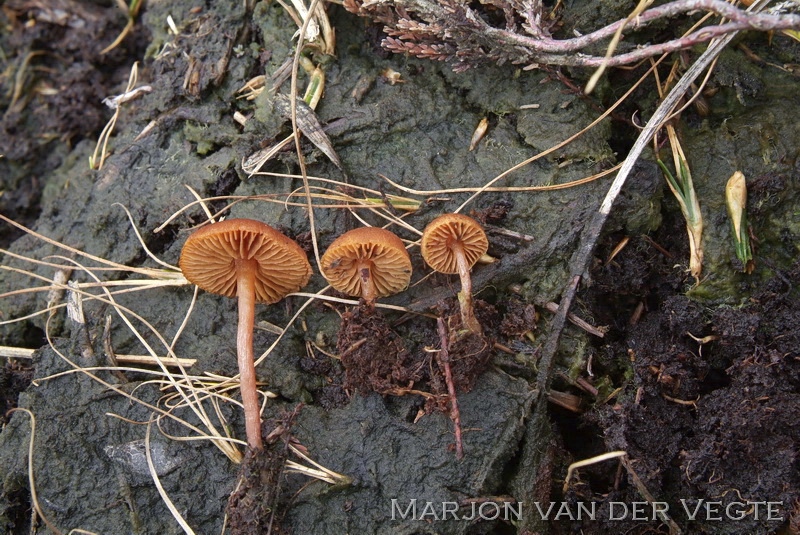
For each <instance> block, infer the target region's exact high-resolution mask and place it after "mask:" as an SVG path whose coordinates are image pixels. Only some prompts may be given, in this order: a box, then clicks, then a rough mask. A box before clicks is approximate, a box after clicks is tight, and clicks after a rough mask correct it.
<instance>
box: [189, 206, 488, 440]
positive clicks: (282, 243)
mask: <svg viewBox="0 0 800 535" xmlns="http://www.w3.org/2000/svg"><path fill="white" fill-rule="evenodd" d="M421 249H422V256H423V258H424V260H425V262H426V263H427V264H428V265H429V266H430V267H431V268H432V269H434V270H435V271H438V272H441V273H447V274H456V273H457V274H458V275H459V276H460V278H461V291H460V292H459V294H458V300H459V306H460V327H459V329H460V331H459V332H461V333H462V334H466V335H470V336H468V337H466V338H472V339H475V340H477V341H480V342H481V343H482V344H483V345H484V346H485V345H486V343H485V339H484V336H483V334H482V328H481V325H480V323H479V322H478V320H477V318H476V317H475V312H474V310H473V304H472V283H471V279H470V270H471V268H472V266H473V265H474V264H475V263H476V262H477V261H478V259H479V258H480V257H481V256H483V255H484V254H485V253H486V251H487V249H488V240H487V238H486V234H485V233H484V231H483V229H482V228H481V226H480V225H479V224H478V222H477V221H475V220H474V219H472V218H470V217H467V216H464V215H460V214H445V215H443V216H440V217H438V218H436V219H434V220H433V221H432V222H431V223H430V224H429V225H428V226H427V227H426V228H425V231H424V233H423V236H422V241H421ZM180 267H181V270H182V271H183V274H184V276H185V277H186V279H187V280H189V281H190V282H192V283H194V284H196V285H197V286H199V287H200V288H201V289H203V290H206V291H209V292H212V293H216V294H220V295H225V296H228V297H236V298H237V299H238V305H239V323H238V329H237V360H238V365H239V375H240V389H241V396H242V405H243V407H244V413H245V427H246V431H247V444H248V446H249V447H250V448H251V449H253V450H259V449H261V448H262V439H261V416H260V403H259V400H258V390H257V385H256V374H255V365H254V356H253V325H254V315H255V304H256V303H265V304H272V303H276V302H278V301H280V300H281V299H283V297H284V296H286V295H287V294H289V293H292V292H296V291H297V290H299V289H300V288H302V287H303V286H304V285H305V284H306V283H307V282H308V280H309V278H310V277H311V273H312V271H311V266H310V264H309V262H308V259H307V258H306V253H305V252H304V251H303V249H302V248H301V247H300V246H299V245H298V244H297V243H296V242H294V241H293V240H291V239H289V238H287V237H286V236H284V235H283V234H281V233H280V232H278V231H277V230H275V229H273V228H272V227H270V226H269V225H266V224H264V223H261V222H259V221H254V220H250V219H232V220H228V221H224V222H221V223H212V224H210V225H207V226H205V227H203V228H201V229H200V230H198V231H196V232H194V233H193V234H192V235H190V236H189V238H188V239H187V240H186V243H185V244H184V247H183V251H182V252H181V258H180ZM320 267H321V271H322V275H323V276H324V277H325V279H326V280H327V281H328V282H329V283H330V284H331V286H333V287H334V288H335V289H337V290H338V291H340V292H342V293H344V294H347V295H351V296H357V297H360V298H361V299H362V306H359V307H356V308H355V309H353V310H351V311H348V312H346V313H345V314H344V316H343V320H342V327H341V330H340V333H339V340H338V344H337V346H338V350H339V355H340V357H341V360H342V364H343V366H344V368H345V373H346V383H345V384H346V385H348V384H349V386H350V387H355V388H356V389H358V390H361V391H366V390H374V391H378V392H381V393H390V392H393V391H399V390H402V389H404V388H405V389H408V388H410V387H411V385H412V384H413V382H414V381H415V380H417V378H418V377H419V369H420V367H421V366H420V365H416V364H414V363H413V362H412V361H413V359H412V358H411V357H410V356H409V354H408V352H407V351H406V350H405V347H404V346H403V344H402V340H401V339H400V338H399V337H398V336H397V335H396V334H395V333H393V332H392V331H391V329H389V328H388V326H387V325H386V323H385V320H384V319H383V317H382V316H381V315H380V314H379V313H378V312H377V311H376V310H375V306H374V305H375V301H376V300H377V299H378V298H381V297H387V296H390V295H393V294H396V293H398V292H401V291H403V290H404V289H406V288H407V287H408V285H409V282H410V279H411V271H412V265H411V257H410V256H409V254H408V252H407V251H406V248H405V246H404V244H403V242H402V240H401V239H400V238H398V237H397V236H396V235H395V234H393V233H392V232H390V231H388V230H384V229H381V228H375V227H362V228H358V229H356V230H351V231H349V232H346V233H345V234H343V235H341V236H339V237H338V238H337V239H336V240H334V242H333V243H332V244H331V245H330V247H329V248H328V250H327V251H326V252H325V254H324V255H323V256H322V258H321V261H320ZM458 317H459V316H458V315H454V316H452V318H454V319H455V318H458ZM460 338H461V339H462V340H465V337H464V336H460ZM444 343H445V342H444V341H443V344H444ZM443 349H445V350H446V348H444V345H443ZM479 349H480V348H479ZM481 352H483V349H481V350H480V351H478V353H481ZM458 354H459V352H458V351H457V346H453V345H452V344H451V346H450V355H451V359H452V358H453V357H456V356H457V355H458ZM446 368H447V372H448V373H447V374H448V383H449V387H450V390H451V395H452V394H453V393H454V392H453V384H452V379H450V378H449V375H450V374H449V372H450V366H449V363H448V364H447V366H446Z"/></svg>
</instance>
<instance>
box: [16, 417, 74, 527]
mask: <svg viewBox="0 0 800 535" xmlns="http://www.w3.org/2000/svg"><path fill="white" fill-rule="evenodd" d="M8 412H9V413H14V412H24V413H25V414H27V415H28V416H29V417H30V419H31V439H30V441H29V442H28V485H29V486H30V491H31V503H32V505H33V510H34V511H35V512H36V514H37V515H39V517H40V518H41V519H42V520H43V521H44V523H45V524H46V525H47V527H48V528H49V529H50V531H52V532H53V533H56V534H58V535H62V533H61V530H59V529H58V528H57V527H55V526H54V525H53V524H52V523H51V522H50V521H49V520H48V519H47V517H46V516H45V515H44V512H43V511H42V506H41V505H39V496H38V495H37V494H36V480H35V479H34V477H33V444H34V440H35V438H36V417H35V416H34V415H33V413H32V412H31V411H29V410H28V409H24V408H22V407H17V408H15V409H11V410H10V411H8ZM31 525H35V523H34V522H31Z"/></svg>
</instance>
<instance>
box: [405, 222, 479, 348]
mask: <svg viewBox="0 0 800 535" xmlns="http://www.w3.org/2000/svg"><path fill="white" fill-rule="evenodd" d="M421 249H422V258H424V259H425V263H427V264H428V265H429V266H430V267H431V268H432V269H433V270H434V271H438V272H440V273H447V274H450V275H453V274H456V273H458V275H459V276H460V277H461V293H459V294H458V302H459V305H460V306H461V323H462V324H463V326H464V327H465V328H467V329H469V330H470V331H472V332H474V333H481V326H480V324H479V323H478V320H477V319H476V318H475V312H474V311H473V310H472V279H471V278H470V274H469V272H470V269H472V266H474V265H475V262H477V261H478V259H479V258H480V257H481V256H483V255H484V254H486V251H487V250H488V249H489V240H488V239H487V238H486V233H485V232H484V231H483V228H481V226H480V224H479V223H478V222H477V221H475V220H474V219H472V218H471V217H467V216H465V215H461V214H444V215H441V216H439V217H437V218H436V219H434V220H433V221H431V222H430V223H429V224H428V226H427V227H425V231H424V232H423V233H422V244H421Z"/></svg>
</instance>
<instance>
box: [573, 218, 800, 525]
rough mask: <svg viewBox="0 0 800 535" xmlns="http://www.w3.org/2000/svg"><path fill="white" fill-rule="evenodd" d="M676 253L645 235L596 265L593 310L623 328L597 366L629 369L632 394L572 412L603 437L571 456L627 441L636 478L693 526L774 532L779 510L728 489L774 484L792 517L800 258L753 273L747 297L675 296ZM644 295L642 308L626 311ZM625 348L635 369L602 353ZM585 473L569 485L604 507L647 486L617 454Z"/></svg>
mask: <svg viewBox="0 0 800 535" xmlns="http://www.w3.org/2000/svg"><path fill="white" fill-rule="evenodd" d="M657 239H659V240H663V241H659V244H660V245H662V246H663V247H665V248H666V249H668V250H670V251H674V250H675V249H676V248H677V247H678V245H679V242H673V240H671V239H670V237H669V236H668V235H667V233H666V232H660V233H658V235H657ZM607 243H609V244H611V245H613V242H611V240H609V241H608V242H607ZM671 264H672V262H671V259H669V258H667V257H666V256H665V255H664V254H663V253H661V252H659V251H658V250H657V249H656V248H654V247H653V246H652V244H651V243H650V242H648V241H645V240H641V241H639V242H638V243H635V244H632V245H630V246H629V247H628V248H627V249H626V250H625V251H623V253H621V254H620V255H619V256H618V257H617V258H615V260H614V262H613V263H612V264H611V265H608V266H603V267H599V268H597V269H596V270H595V271H594V273H593V274H594V276H595V282H596V286H595V288H594V291H591V292H584V294H583V299H584V301H585V302H588V303H591V304H592V305H590V307H591V308H592V309H593V311H594V312H595V314H596V315H597V317H602V318H603V319H608V320H613V319H614V317H616V322H615V323H616V325H617V328H618V330H617V331H616V333H614V334H613V336H614V338H615V339H614V340H612V341H610V343H609V344H607V345H602V346H600V347H599V348H598V349H599V351H598V353H597V358H595V360H594V365H595V373H596V374H597V373H598V368H599V370H600V372H599V374H600V375H602V374H603V373H608V374H610V375H611V376H614V377H617V379H616V380H617V381H620V380H621V381H624V382H623V385H625V386H626V391H627V392H629V394H628V395H625V396H622V397H621V398H620V399H618V400H617V401H616V402H612V403H611V404H607V405H599V406H597V407H596V409H595V410H593V411H590V412H588V413H587V414H586V415H584V416H583V417H582V418H580V419H579V420H577V421H575V422H574V424H578V425H579V429H580V433H581V434H584V435H590V436H591V435H594V436H598V437H602V444H598V443H597V442H596V439H595V440H592V442H591V443H590V444H589V445H584V446H583V447H581V448H576V449H575V452H576V457H586V456H587V454H588V453H590V452H591V451H593V450H596V449H597V448H598V447H599V449H600V450H602V451H612V450H624V451H626V452H627V453H628V456H629V458H632V459H635V460H636V462H635V464H634V465H633V470H634V471H635V472H636V474H637V475H638V477H639V478H640V479H641V481H642V483H643V484H644V486H645V487H646V488H647V490H648V491H649V492H650V493H651V494H652V495H653V496H655V497H656V500H660V501H665V502H667V503H668V504H669V505H670V511H671V516H672V518H673V519H674V520H675V521H676V522H677V523H678V524H679V525H680V526H683V528H684V529H685V530H686V532H687V533H698V534H700V533H720V532H724V533H744V532H746V533H775V532H776V530H777V528H778V527H780V526H781V525H784V526H785V525H786V522H775V521H774V520H771V521H770V520H767V519H766V517H765V515H764V514H763V513H764V512H763V511H762V512H761V514H760V515H759V516H758V518H756V514H755V511H756V510H755V509H754V508H753V507H752V506H741V507H739V506H737V504H736V503H735V502H747V501H748V500H750V501H764V500H763V498H762V499H759V498H756V497H758V496H761V497H763V496H769V497H770V498H769V500H770V501H775V502H781V507H780V516H781V517H782V518H784V519H785V520H787V521H788V519H789V517H790V515H795V516H796V513H793V512H792V511H793V508H794V505H793V504H795V503H796V501H797V500H798V499H799V498H800V490H799V489H800V471H798V465H797V462H798V454H800V451H798V447H800V446H799V445H800V423H798V420H797V418H796V417H795V415H796V414H797V413H798V411H800V350H798V348H799V347H800V345H798V344H799V343H800V340H798V330H797V329H796V328H795V325H796V322H797V321H798V320H800V304H798V300H797V291H796V288H797V285H798V284H799V283H800V265H798V264H794V265H793V266H792V267H791V268H790V269H789V270H787V271H786V272H781V273H778V274H776V276H775V277H773V278H772V279H769V280H767V281H766V282H765V283H763V284H761V285H759V286H758V288H757V290H756V291H755V292H754V293H753V296H752V298H751V299H750V300H749V302H747V303H746V304H744V305H743V306H740V307H707V306H703V305H702V304H699V303H698V302H696V301H693V300H691V299H689V298H687V297H685V296H682V295H676V293H675V289H676V288H677V287H680V286H681V285H682V284H683V279H682V274H681V273H678V272H675V271H674V270H673V269H672V268H671ZM605 292H609V293H608V294H606V293H605ZM639 302H642V303H646V307H647V309H648V311H647V312H645V313H644V315H643V316H642V317H641V319H640V320H638V321H637V320H633V323H632V324H631V317H632V315H633V312H634V309H635V308H636V306H637V304H638V303H639ZM693 337H696V338H697V339H705V340H704V341H703V342H698V341H696V340H695V339H694V338H693ZM706 337H708V338H706ZM619 354H627V355H628V356H629V358H630V372H625V371H624V369H620V367H619V366H620V363H619V362H618V361H615V360H611V359H609V358H608V356H611V355H619ZM574 424H571V425H574ZM565 425H570V424H565ZM581 472H582V476H583V477H582V478H581V481H579V482H578V483H576V484H575V485H573V486H572V488H571V489H570V492H569V493H568V495H567V496H566V498H568V499H569V500H572V502H573V503H574V502H577V501H585V502H588V501H595V502H598V504H601V503H602V504H603V505H604V506H605V507H603V506H600V507H599V509H600V510H605V511H606V512H608V502H626V503H631V502H633V501H641V500H643V499H644V498H643V497H642V496H641V494H640V492H639V491H638V490H637V488H636V487H635V485H634V484H633V482H632V480H631V478H630V477H626V476H625V475H624V474H622V477H620V473H619V471H618V469H617V467H616V464H615V463H606V464H601V465H596V466H594V467H591V468H587V469H585V470H582V471H581ZM681 499H684V500H686V502H687V503H688V504H690V506H687V507H690V509H689V511H690V512H691V511H693V510H694V507H695V506H696V505H697V504H698V503H701V505H702V502H701V500H705V501H712V502H713V501H719V502H722V507H726V506H728V505H730V504H733V505H732V507H734V508H736V507H739V509H742V510H744V511H745V512H746V515H744V516H743V518H741V519H734V518H728V517H726V515H724V514H723V515H717V516H721V517H722V519H721V520H720V521H718V522H716V523H709V522H708V521H707V520H706V519H705V517H704V516H703V515H702V514H701V515H699V516H700V517H703V520H701V521H699V522H691V521H689V520H688V516H689V515H688V514H687V512H686V510H685V509H684V506H683V505H682V503H681V502H680V500H681ZM762 507H764V506H762ZM737 510H738V509H732V511H737ZM735 514H738V513H735ZM734 516H735V515H734ZM573 524H574V526H573V527H572V528H570V529H580V530H581V531H582V533H587V534H594V533H597V534H601V533H602V534H605V533H609V534H610V533H620V532H628V533H649V532H651V531H649V530H651V527H650V526H648V527H645V526H643V525H642V524H641V522H638V523H637V522H632V521H630V519H629V521H627V522H626V521H614V520H606V521H605V522H600V523H597V522H586V521H584V522H575V523H573ZM565 532H568V531H565Z"/></svg>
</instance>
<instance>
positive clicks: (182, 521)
mask: <svg viewBox="0 0 800 535" xmlns="http://www.w3.org/2000/svg"><path fill="white" fill-rule="evenodd" d="M152 423H153V422H152V420H151V421H150V422H147V432H146V433H145V436H144V445H145V448H144V452H145V455H146V456H147V468H148V469H149V470H150V476H151V477H152V478H153V483H155V485H156V488H157V489H158V494H159V495H160V496H161V499H162V500H163V501H164V503H165V504H166V505H167V508H168V509H169V512H170V513H172V516H173V518H175V520H176V521H177V522H178V524H179V525H180V526H181V528H182V529H183V531H184V533H186V534H187V535H194V530H192V528H191V527H189V524H188V523H187V522H186V520H185V519H184V518H183V516H181V514H180V513H179V512H178V508H177V507H175V504H174V503H172V500H170V498H169V495H168V494H167V492H166V491H165V490H164V487H163V486H162V485H161V480H160V479H159V478H158V473H157V472H156V467H155V465H153V456H152V455H151V454H150V428H151V427H152Z"/></svg>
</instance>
